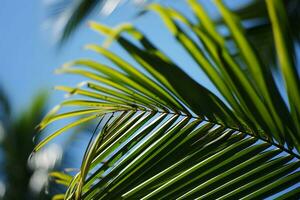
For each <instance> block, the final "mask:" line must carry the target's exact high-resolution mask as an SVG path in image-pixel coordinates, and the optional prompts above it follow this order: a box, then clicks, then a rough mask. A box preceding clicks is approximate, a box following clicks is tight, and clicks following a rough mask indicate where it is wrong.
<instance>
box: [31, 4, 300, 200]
mask: <svg viewBox="0 0 300 200" xmlns="http://www.w3.org/2000/svg"><path fill="white" fill-rule="evenodd" d="M214 2H215V5H216V6H217V8H218V9H219V11H220V13H221V15H222V17H223V21H224V23H225V24H226V28H227V29H228V31H229V32H230V37H231V38H232V41H233V42H234V46H235V48H236V50H237V52H238V54H239V58H238V59H237V57H236V56H234V55H232V53H231V52H232V51H230V50H231V49H229V47H228V41H227V40H226V38H225V36H223V35H221V34H220V33H219V32H218V31H217V29H216V24H215V22H214V21H212V20H211V19H210V17H209V16H208V14H206V12H205V10H204V9H203V8H202V6H201V5H200V4H198V3H197V1H195V0H189V1H188V4H189V5H190V8H191V10H192V12H193V13H194V16H195V18H197V19H198V23H192V21H191V20H190V19H188V18H186V17H185V16H184V15H183V14H182V13H180V12H178V11H176V10H174V9H171V8H166V7H162V6H160V5H159V4H151V5H149V6H148V7H147V9H148V10H150V12H156V13H157V14H158V15H159V16H160V17H161V19H162V20H163V21H164V22H165V25H166V27H167V28H168V30H169V31H170V35H172V37H174V38H175V39H176V40H177V42H178V43H179V44H180V45H181V46H182V48H183V49H184V50H185V51H186V52H187V53H188V55H189V56H190V57H191V58H192V59H193V60H194V61H195V62H196V63H197V65H198V66H199V68H200V69H201V70H202V71H204V72H205V74H206V75H207V77H208V78H209V79H210V80H211V82H212V83H213V84H214V85H215V87H216V88H217V90H218V91H219V92H220V94H221V95H222V97H223V98H224V100H221V99H220V98H219V97H217V96H216V95H215V94H213V93H212V92H211V91H209V90H208V89H206V87H205V86H204V85H201V84H199V83H198V82H197V81H195V80H194V79H192V78H191V77H190V76H189V75H188V74H186V73H185V72H184V71H183V70H182V68H181V67H179V66H178V65H177V64H176V63H175V62H174V61H173V60H172V58H169V57H168V56H166V54H164V52H162V51H161V50H159V49H158V48H157V47H156V46H155V44H153V43H151V41H150V39H148V38H147V37H146V36H145V35H144V34H143V33H142V32H141V31H139V30H137V29H136V28H135V27H134V26H133V25H131V24H123V25H120V26H118V27H116V28H110V27H106V26H104V25H101V24H98V23H96V22H91V23H90V27H91V28H92V29H93V30H95V31H97V32H99V33H100V34H102V35H104V36H105V37H107V41H106V42H105V45H103V46H99V45H95V44H91V45H87V46H86V48H87V49H89V50H92V51H94V52H96V53H98V54H99V55H100V56H102V57H104V58H105V59H108V60H109V61H111V63H112V65H114V66H115V67H116V68H112V67H110V66H107V65H104V64H102V63H100V62H97V61H94V60H89V59H79V60H76V61H73V62H70V63H67V64H65V65H64V66H63V67H62V68H61V69H59V70H58V71H57V72H58V73H70V74H79V75H82V76H83V77H85V78H86V79H88V81H86V82H83V83H80V84H79V85H78V86H77V87H65V86H58V87H57V89H59V90H62V91H65V92H67V94H69V95H70V96H78V97H76V98H75V97H74V98H71V99H68V100H66V101H64V102H62V103H61V104H60V105H59V106H57V107H55V108H54V109H53V110H52V111H50V112H49V114H48V115H47V116H46V117H45V118H44V120H43V121H42V122H41V123H40V125H39V128H40V129H44V128H45V127H46V126H48V125H49V124H50V123H53V122H55V121H57V120H61V119H67V118H75V119H74V120H73V121H72V122H71V123H69V124H67V125H65V126H64V127H62V128H61V129H59V130H57V131H56V132H54V133H53V134H51V135H49V136H47V137H46V138H45V139H44V140H43V141H42V142H41V143H39V144H38V145H37V146H36V148H35V150H34V151H38V150H39V149H41V148H42V147H43V146H45V145H46V144H47V143H49V142H50V141H51V140H52V139H53V138H55V137H56V136H59V135H60V134H62V133H63V132H65V131H66V130H69V129H71V128H73V127H75V126H78V125H81V124H83V123H86V122H88V121H91V120H95V119H98V120H99V119H101V120H100V122H99V124H102V125H103V128H102V129H101V130H97V128H96V130H95V132H96V133H97V134H95V136H94V138H92V140H91V142H90V144H89V146H88V147H87V149H86V150H85V155H84V158H83V160H82V165H81V169H80V172H79V173H77V174H76V175H75V176H74V177H72V178H70V176H69V175H67V174H63V173H57V174H54V177H56V178H57V180H58V182H60V183H62V184H64V185H67V186H68V189H67V191H66V193H65V194H64V195H63V194H59V195H58V196H56V197H54V199H74V198H75V199H217V198H221V199H263V198H267V197H271V196H272V195H275V196H273V197H274V198H275V197H276V198H278V199H288V198H291V199H293V198H296V197H298V196H299V194H300V188H299V184H298V185H297V183H299V180H300V172H299V166H300V161H299V159H300V155H299V152H300V123H299V122H300V120H299V116H300V107H299V105H300V104H299V102H300V100H299V98H300V94H299V76H298V74H297V67H296V64H295V62H294V60H293V57H292V55H294V53H293V51H294V49H293V43H292V40H290V37H288V35H289V32H288V30H289V29H288V18H287V14H286V12H285V9H283V3H282V2H281V1H278V0H270V1H266V2H267V11H268V14H269V16H270V22H271V25H272V30H273V37H274V43H275V46H276V54H277V55H278V56H277V59H278V63H279V65H280V68H279V69H280V73H281V75H282V77H283V81H284V83H285V84H284V85H283V86H280V87H284V89H285V90H284V91H285V94H284V95H285V96H286V97H287V98H288V102H285V101H284V100H283V97H282V96H281V95H280V93H279V90H278V88H277V85H276V84H275V78H274V75H273V73H272V71H271V68H269V67H265V66H264V65H265V63H264V62H263V58H262V57H261V56H260V55H259V54H258V53H257V52H256V51H255V50H254V48H253V46H252V43H251V42H250V41H249V39H248V38H247V36H246V34H245V29H244V28H243V26H242V24H241V21H240V18H239V17H238V16H237V15H236V14H234V13H233V12H232V11H230V10H229V9H228V8H227V7H226V6H225V5H224V4H223V3H222V1H221V0H215V1H214ZM192 34H193V35H194V36H195V37H192ZM111 42H116V43H118V44H119V45H120V46H121V47H122V48H123V49H124V50H125V51H126V52H127V53H128V55H129V56H131V57H132V58H133V59H134V60H135V61H136V63H135V64H133V63H130V62H128V61H126V60H124V59H123V58H122V57H120V56H119V55H117V54H115V53H114V52H112V51H110V50H109V49H108V48H107V44H109V43H111ZM136 64H138V65H139V66H135V65H136ZM141 69H142V70H143V71H146V72H147V73H144V72H142V70H141ZM68 108H69V109H68ZM65 110H68V111H65Z"/></svg>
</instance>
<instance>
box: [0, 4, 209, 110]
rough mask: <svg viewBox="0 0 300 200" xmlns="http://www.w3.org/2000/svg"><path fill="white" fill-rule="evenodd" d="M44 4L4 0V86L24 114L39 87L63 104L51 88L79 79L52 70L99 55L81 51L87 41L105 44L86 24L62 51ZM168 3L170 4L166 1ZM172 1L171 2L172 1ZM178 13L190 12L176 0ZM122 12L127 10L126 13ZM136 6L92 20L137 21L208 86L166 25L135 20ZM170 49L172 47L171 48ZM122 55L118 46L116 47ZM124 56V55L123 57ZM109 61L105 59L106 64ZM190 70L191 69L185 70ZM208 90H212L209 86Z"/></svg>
mask: <svg viewBox="0 0 300 200" xmlns="http://www.w3.org/2000/svg"><path fill="white" fill-rule="evenodd" d="M42 2H43V1H35V3H28V1H18V2H17V3H16V2H15V1H11V0H2V1H1V7H0V38H1V42H0V57H1V63H0V84H1V85H2V86H3V87H4V89H5V91H6V93H7V95H8V96H9V98H10V101H11V104H12V107H13V111H14V113H18V112H19V111H21V110H24V109H25V108H26V106H27V105H28V104H29V103H30V102H31V98H32V97H33V96H34V95H35V94H36V93H37V92H38V91H39V90H41V89H43V90H46V91H47V92H49V93H50V94H51V95H50V96H51V101H50V105H54V104H56V103H58V102H59V100H61V98H62V95H61V93H59V92H53V90H52V87H53V86H54V85H57V84H67V85H74V84H75V83H77V82H78V81H79V80H83V79H79V78H75V77H72V76H66V75H63V76H61V75H60V76H57V75H55V74H54V73H53V71H54V70H55V69H56V68H58V67H59V66H60V65H62V64H63V63H64V62H67V61H70V60H73V59H75V58H80V57H92V58H95V59H98V60H99V59H100V58H99V57H96V55H94V54H93V53H91V52H86V51H84V50H83V49H82V47H83V46H84V45H85V44H88V43H101V40H102V38H101V37H100V36H99V35H97V34H96V33H94V32H93V31H91V30H89V29H88V28H87V26H86V25H85V24H83V25H82V26H81V27H80V28H79V29H78V31H77V32H76V33H75V34H74V35H73V36H72V37H71V38H70V40H69V41H68V42H67V43H66V44H65V45H63V47H62V48H61V49H58V48H57V45H55V43H54V40H55V38H54V36H53V34H52V32H53V30H52V28H53V27H51V26H50V27H49V26H48V28H46V27H45V24H46V23H47V21H48V20H49V18H48V17H47V12H48V11H49V10H47V8H46V7H45V5H44V4H43V3H42ZM167 2H168V1H167ZM169 2H170V1H169ZM173 5H174V6H176V7H177V8H179V9H181V10H182V9H183V10H185V9H187V8H186V7H185V4H184V3H182V2H180V1H176V2H174V3H173ZM124 10H126V12H125V13H124ZM135 11H136V10H135V8H134V7H133V6H132V5H130V4H128V5H126V6H123V7H121V8H119V9H118V10H117V11H116V12H114V13H113V14H112V15H111V16H110V17H108V18H105V19H104V18H100V17H99V16H98V15H94V16H95V17H94V20H97V21H102V22H103V23H106V24H108V25H116V24H118V23H119V22H122V21H127V20H130V21H133V22H134V23H135V24H136V25H137V26H138V27H139V28H140V29H142V30H143V31H144V32H145V33H147V34H148V35H149V36H150V37H151V38H152V40H153V41H154V42H157V44H159V46H160V47H161V48H162V49H163V50H165V51H167V52H168V54H169V55H170V56H173V57H174V58H175V59H176V60H177V61H178V62H179V63H180V64H182V66H185V67H184V69H185V70H186V71H189V72H191V74H192V75H193V76H194V77H195V78H197V79H201V80H202V81H204V82H207V79H206V78H205V77H203V74H202V73H201V72H200V71H199V72H197V73H193V72H194V70H197V71H198V69H195V65H194V63H193V61H191V60H189V61H187V60H186V57H185V56H184V54H185V52H183V51H182V50H181V49H180V48H179V47H178V48H177V45H176V44H175V41H174V40H173V39H172V38H171V37H170V35H169V33H167V32H166V31H165V30H166V28H165V27H164V25H163V23H162V22H160V21H159V20H158V17H157V16H155V15H146V16H144V17H142V18H138V19H132V17H130V16H132V14H133V13H135ZM170 46H172V48H170ZM112 48H113V49H114V50H115V51H119V49H118V48H117V47H116V46H113V47H112ZM124 56H125V55H124ZM103 62H105V61H103ZM186 66H189V67H186ZM209 87H213V86H212V85H210V86H209Z"/></svg>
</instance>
